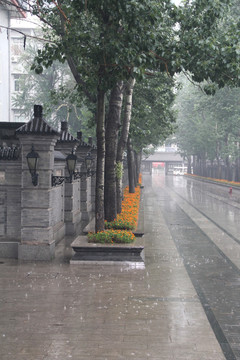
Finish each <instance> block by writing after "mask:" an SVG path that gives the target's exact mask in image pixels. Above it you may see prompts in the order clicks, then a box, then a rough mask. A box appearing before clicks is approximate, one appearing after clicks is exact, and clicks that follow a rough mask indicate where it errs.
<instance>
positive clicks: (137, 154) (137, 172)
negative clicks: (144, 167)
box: [136, 150, 142, 183]
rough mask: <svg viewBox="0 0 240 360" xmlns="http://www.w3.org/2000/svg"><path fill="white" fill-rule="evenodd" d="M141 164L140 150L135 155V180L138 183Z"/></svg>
mask: <svg viewBox="0 0 240 360" xmlns="http://www.w3.org/2000/svg"><path fill="white" fill-rule="evenodd" d="M141 162H142V150H140V151H139V152H138V153H136V180H137V183H138V182H139V175H140V171H141Z"/></svg>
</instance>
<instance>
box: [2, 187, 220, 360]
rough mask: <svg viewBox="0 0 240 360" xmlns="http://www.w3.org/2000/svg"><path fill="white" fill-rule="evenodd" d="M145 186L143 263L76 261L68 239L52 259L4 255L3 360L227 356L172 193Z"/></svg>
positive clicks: (200, 359) (163, 359)
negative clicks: (167, 207) (194, 276)
mask: <svg viewBox="0 0 240 360" xmlns="http://www.w3.org/2000/svg"><path fill="white" fill-rule="evenodd" d="M144 192H145V198H144V217H145V267H142V266H140V265H139V266H138V265H137V264H132V266H130V265H129V264H122V265H121V264H117V265H108V266H102V265H94V266H93V265H89V264H86V265H84V264H83V265H82V264H81V265H70V264H69V259H70V256H71V253H70V247H69V242H70V241H71V240H70V239H69V240H68V239H65V242H66V243H65V244H64V243H61V244H60V245H59V246H58V252H57V257H56V259H55V260H54V261H53V262H52V263H43V262H38V263H28V262H26V263H21V262H19V261H17V260H6V259H3V260H2V261H1V263H0V359H1V360H55V359H57V360H67V359H73V360H95V359H96V360H117V359H119V360H120V359H124V360H130V359H137V360H147V359H151V360H224V359H225V356H224V355H223V353H222V350H221V347H220V345H219V343H218V341H217V339H216V336H215V334H214V332H213V330H212V328H211V326H210V324H209V321H208V319H207V316H206V314H205V311H204V309H203V307H202V304H201V299H200V297H199V294H197V292H196V290H195V288H194V286H193V284H192V281H191V280H190V277H189V274H188V272H187V270H186V268H185V266H184V264H183V255H182V254H181V255H180V250H179V249H178V247H177V246H176V243H175V241H176V239H174V236H175V235H174V232H173V231H172V229H171V226H170V222H169V221H168V215H169V219H170V214H168V213H166V212H164V209H163V207H162V206H161V202H163V203H166V202H168V201H170V199H168V196H169V195H167V194H166V193H165V191H164V189H159V188H155V187H154V186H153V187H152V186H151V184H149V183H147V182H146V185H145V189H144ZM172 206H174V205H173V203H172ZM193 235H194V234H193Z"/></svg>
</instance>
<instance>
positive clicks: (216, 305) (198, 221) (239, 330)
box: [152, 176, 240, 359]
mask: <svg viewBox="0 0 240 360" xmlns="http://www.w3.org/2000/svg"><path fill="white" fill-rule="evenodd" d="M152 183H153V187H160V188H161V189H162V190H165V195H164V200H163V199H162V197H161V200H162V201H161V202H160V207H161V209H162V212H163V215H164V218H165V221H166V223H167V225H168V228H169V230H170V233H171V235H172V237H173V239H174V242H175V244H176V247H177V249H178V251H179V254H180V256H181V257H182V259H183V261H184V265H185V268H186V270H187V272H188V275H189V277H190V278H191V281H192V283H193V285H194V287H195V290H196V291H197V294H198V296H199V299H200V301H201V303H202V306H203V308H204V310H205V312H206V315H207V317H208V320H209V322H210V324H211V326H212V328H213V331H214V333H215V335H216V338H217V339H218V341H219V344H220V345H221V348H222V350H223V352H224V354H225V356H226V359H240V298H239V295H240V270H239V255H240V249H239V234H240V232H239V230H240V222H239V221H238V219H239V218H240V209H239V204H238V203H236V202H234V201H232V199H231V197H230V195H229V196H225V198H223V197H222V196H218V195H216V194H215V193H214V191H213V187H214V185H211V184H203V185H202V184H201V183H199V182H198V181H191V180H189V179H186V178H183V177H166V178H164V177H161V176H160V177H159V176H157V177H156V176H154V177H153V178H152ZM222 192H223V193H224V192H228V189H227V188H222ZM235 192H236V190H235ZM239 197H240V192H239ZM189 205H191V206H189ZM194 212H195V213H194Z"/></svg>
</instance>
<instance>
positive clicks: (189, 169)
mask: <svg viewBox="0 0 240 360" xmlns="http://www.w3.org/2000/svg"><path fill="white" fill-rule="evenodd" d="M187 172H188V174H191V173H192V164H191V156H187Z"/></svg>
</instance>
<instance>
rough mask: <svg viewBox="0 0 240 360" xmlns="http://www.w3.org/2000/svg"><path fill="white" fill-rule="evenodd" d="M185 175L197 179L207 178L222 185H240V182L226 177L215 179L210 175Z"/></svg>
mask: <svg viewBox="0 0 240 360" xmlns="http://www.w3.org/2000/svg"><path fill="white" fill-rule="evenodd" d="M184 175H186V176H189V177H193V178H195V179H201V180H207V181H211V182H215V183H218V184H220V185H231V186H236V187H240V182H236V181H229V180H224V179H215V178H210V177H206V176H200V175H194V174H184Z"/></svg>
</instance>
